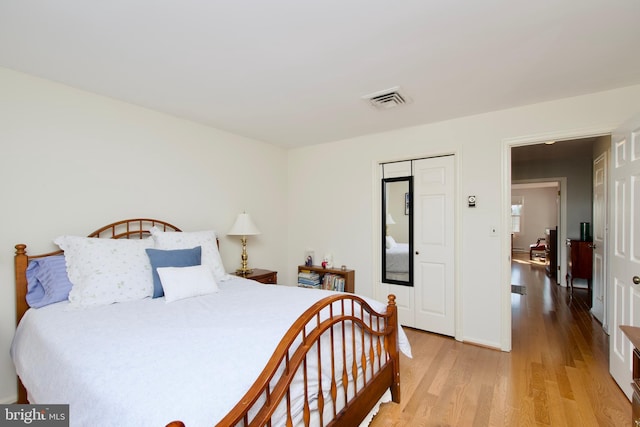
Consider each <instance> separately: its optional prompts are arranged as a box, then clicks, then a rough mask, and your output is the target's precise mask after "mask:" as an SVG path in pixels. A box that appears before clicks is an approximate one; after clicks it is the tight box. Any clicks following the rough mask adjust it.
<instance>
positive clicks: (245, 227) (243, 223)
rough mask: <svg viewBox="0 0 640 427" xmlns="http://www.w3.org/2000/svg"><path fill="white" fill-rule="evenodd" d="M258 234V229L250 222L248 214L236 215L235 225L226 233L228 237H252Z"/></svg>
mask: <svg viewBox="0 0 640 427" xmlns="http://www.w3.org/2000/svg"><path fill="white" fill-rule="evenodd" d="M256 234H260V230H258V227H256V225H255V224H254V223H253V221H251V217H250V216H249V214H248V213H241V214H240V215H238V218H237V219H236V222H235V224H233V227H231V230H229V232H228V233H227V235H229V236H253V235H256Z"/></svg>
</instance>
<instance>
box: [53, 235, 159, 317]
mask: <svg viewBox="0 0 640 427" xmlns="http://www.w3.org/2000/svg"><path fill="white" fill-rule="evenodd" d="M54 243H56V244H57V245H58V246H59V247H60V249H62V250H64V254H65V259H66V264H67V274H68V275H69V280H70V281H71V283H72V284H73V287H72V288H71V292H69V303H70V305H71V306H75V307H91V306H97V305H106V304H112V303H116V302H125V301H133V300H138V299H143V298H147V297H150V296H152V295H153V275H152V271H151V263H150V262H149V257H148V256H147V253H146V252H145V249H147V248H151V247H153V240H152V239H151V238H148V239H131V240H129V239H99V238H93V237H77V236H60V237H58V238H56V239H55V240H54Z"/></svg>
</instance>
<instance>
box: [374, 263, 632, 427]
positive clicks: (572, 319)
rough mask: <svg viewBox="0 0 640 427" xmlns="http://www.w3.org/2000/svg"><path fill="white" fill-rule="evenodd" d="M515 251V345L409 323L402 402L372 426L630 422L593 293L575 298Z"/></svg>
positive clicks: (386, 408) (578, 293) (386, 409)
mask: <svg viewBox="0 0 640 427" xmlns="http://www.w3.org/2000/svg"><path fill="white" fill-rule="evenodd" d="M527 260H528V254H526V256H523V257H514V262H513V264H512V283H513V284H516V285H524V286H526V290H527V294H526V295H518V294H511V310H512V348H513V349H512V351H511V352H502V351H499V350H493V349H488V348H484V347H480V346H476V345H472V344H464V343H460V342H457V341H455V340H454V339H452V338H449V337H443V336H440V335H436V334H430V333H426V332H421V331H418V330H414V329H409V328H405V330H406V332H407V335H408V337H409V340H410V342H411V345H412V351H413V359H409V358H407V357H404V355H402V356H401V357H402V359H401V367H400V372H401V403H400V404H395V403H387V404H384V405H382V407H381V408H380V412H379V413H378V415H377V416H376V417H375V418H374V420H373V422H372V423H371V427H386V426H396V427H405V426H411V427H417V426H545V425H551V426H627V425H630V424H631V404H630V402H629V401H628V400H627V398H626V397H625V395H624V393H622V391H621V390H620V389H619V388H618V386H617V385H616V383H615V381H614V380H613V379H612V378H611V376H610V375H609V372H608V354H609V353H608V336H607V335H606V334H605V333H604V332H603V331H602V327H601V325H600V324H599V323H598V322H597V321H596V320H595V319H594V318H593V317H592V316H591V315H590V314H589V308H588V306H587V303H586V295H587V292H586V290H582V289H576V290H574V296H573V298H571V296H570V295H569V292H567V291H566V289H565V288H563V287H560V286H557V285H556V283H555V281H553V280H550V279H549V278H548V277H547V276H546V275H545V273H544V266H543V265H541V264H539V263H538V264H536V263H529V262H528V261H527Z"/></svg>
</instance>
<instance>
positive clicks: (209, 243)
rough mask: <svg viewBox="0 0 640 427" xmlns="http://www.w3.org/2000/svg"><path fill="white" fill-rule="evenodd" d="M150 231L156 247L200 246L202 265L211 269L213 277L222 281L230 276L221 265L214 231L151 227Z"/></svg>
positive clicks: (189, 247) (185, 247)
mask: <svg viewBox="0 0 640 427" xmlns="http://www.w3.org/2000/svg"><path fill="white" fill-rule="evenodd" d="M150 232H151V236H152V237H153V240H154V242H155V248H156V249H165V250H166V249H191V248H195V247H196V246H200V247H201V248H202V261H201V262H202V265H206V266H208V267H209V268H210V269H211V272H212V273H213V277H214V279H215V280H216V281H218V282H222V281H224V280H227V279H229V278H230V276H229V275H227V272H226V270H225V269H224V265H222V258H220V252H219V251H218V244H217V242H216V232H215V231H213V230H211V231H182V232H179V231H178V232H174V231H162V230H160V229H159V228H157V227H151V230H150Z"/></svg>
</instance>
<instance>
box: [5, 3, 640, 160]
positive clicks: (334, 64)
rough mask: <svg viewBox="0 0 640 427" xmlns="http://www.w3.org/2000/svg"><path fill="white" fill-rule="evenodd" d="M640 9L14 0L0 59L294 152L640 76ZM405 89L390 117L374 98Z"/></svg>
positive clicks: (545, 5)
mask: <svg viewBox="0 0 640 427" xmlns="http://www.w3.org/2000/svg"><path fill="white" fill-rule="evenodd" d="M639 18H640V1H638V0H613V1H603V0H562V1H558V0H538V1H527V2H524V1H513V0H483V1H472V0H467V1H464V0H428V1H427V0H402V1H397V2H391V1H388V0H347V1H345V0H324V1H316V2H311V1H300V0H269V1H259V0H244V1H242V0H237V1H221V0H209V1H202V0H182V1H180V2H176V1H168V0H153V1H152V0H126V1H125V0H110V1H87V0H57V1H51V0H21V1H17V0H14V1H11V0H3V1H1V2H0V66H3V67H6V68H10V69H14V70H18V71H22V72H25V73H29V74H32V75H36V76H40V77H43V78H46V79H49V80H52V81H55V82H60V83H63V84H66V85H69V86H72V87H75V88H79V89H83V90H86V91H90V92H93V93H96V94H100V95H104V96H107V97H111V98H115V99H120V100H124V101H126V102H130V103H133V104H137V105H140V106H144V107H147V108H151V109H154V110H158V111H161V112H165V113H168V114H171V115H174V116H178V117H183V118H186V119H189V120H193V121H196V122H200V123H204V124H207V125H210V126H214V127H216V128H219V129H222V130H226V131H229V132H233V133H236V134H240V135H244V136H247V137H251V138H255V139H259V140H262V141H266V142H269V143H273V144H276V145H278V146H281V147H285V148H289V147H299V146H304V145H309V144H318V143H322V142H328V141H335V140H340V139H344V138H350V137H355V136H359V135H365V134H370V133H377V132H383V131H387V130H392V129H396V128H400V127H406V126H413V125H419V124H424V123H431V122H437V121H441V120H446V119H451V118H456V117H462V116H466V115H472V114H478V113H483V112H488V111H495V110H499V109H504V108H510V107H516V106H520V105H526V104H531V103H536V102H542V101H548V100H553V99H558V98H564V97H570V96H575V95H581V94H586V93H592V92H597V91H603V90H608V89H613V88H618V87H624V86H629V85H635V84H639V83H640V55H638V54H637V49H638V46H639V45H640V25H638V22H639ZM396 86H399V87H400V88H401V90H402V92H403V93H405V94H406V95H408V97H409V98H410V99H411V101H412V102H410V103H408V104H406V105H402V106H400V107H397V108H393V109H386V110H384V111H380V110H376V109H374V108H373V107H371V106H370V105H368V104H367V103H366V102H365V101H364V100H362V99H361V97H362V96H363V95H366V94H370V93H373V92H377V91H380V90H385V89H388V88H392V87H396Z"/></svg>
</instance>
